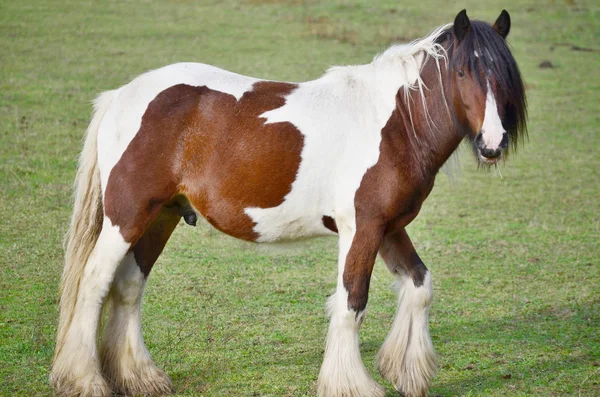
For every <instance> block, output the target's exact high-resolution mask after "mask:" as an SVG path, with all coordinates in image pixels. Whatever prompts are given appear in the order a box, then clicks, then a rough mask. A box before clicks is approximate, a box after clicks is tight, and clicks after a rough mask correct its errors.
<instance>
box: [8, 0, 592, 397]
mask: <svg viewBox="0 0 600 397" xmlns="http://www.w3.org/2000/svg"><path fill="white" fill-rule="evenodd" d="M462 8H466V9H467V11H468V13H469V16H470V17H471V18H473V19H481V20H485V21H487V22H493V20H494V19H495V18H496V17H497V16H498V14H499V12H500V11H501V10H502V9H503V8H505V9H507V10H508V11H509V12H510V14H511V17H512V22H513V25H512V30H511V33H510V35H509V37H508V39H509V42H510V43H511V44H512V49H513V53H514V55H515V58H516V59H517V62H518V63H519V66H520V68H521V72H522V74H523V77H524V80H525V82H526V86H527V87H526V88H527V95H528V100H529V136H530V138H529V140H528V142H526V143H525V145H524V146H523V147H522V148H521V149H520V150H519V151H518V153H517V154H516V155H512V156H511V157H510V158H509V159H508V160H507V161H506V163H505V164H502V165H501V166H499V168H498V169H491V170H490V171H486V170H483V169H478V168H477V165H476V161H475V159H474V157H473V156H472V154H471V153H470V152H469V148H468V147H466V146H465V147H464V148H463V151H462V153H461V155H460V164H461V166H460V171H459V172H456V175H455V177H453V178H447V177H446V176H445V175H442V174H440V175H439V177H438V179H437V183H436V187H435V188H434V190H433V192H432V194H431V196H430V197H429V199H428V200H427V201H426V202H425V205H424V207H423V209H422V211H421V214H420V215H419V217H417V219H416V220H415V221H414V222H413V223H412V224H411V225H410V226H409V228H408V232H409V234H410V235H411V237H412V239H413V241H414V242H415V244H416V248H417V251H418V252H419V254H420V256H421V258H422V259H423V261H424V262H425V264H426V265H427V266H428V267H429V269H430V270H431V272H432V277H433V280H434V281H433V282H434V289H435V299H434V304H433V308H432V311H431V318H430V325H431V334H432V339H433V342H434V345H435V348H436V351H437V353H438V357H439V361H440V369H439V373H438V375H437V377H436V378H435V380H434V383H433V386H432V389H431V391H430V396H565V395H573V396H597V395H600V262H599V259H600V249H599V248H598V241H599V240H600V171H599V169H600V160H599V159H598V153H599V152H598V147H599V146H600V115H599V113H598V108H599V105H600V94H599V92H600V73H599V72H598V65H600V45H598V40H597V37H598V35H599V34H600V22H599V21H598V18H599V17H600V7H599V6H598V5H597V4H595V2H593V1H589V0H588V1H559V0H553V1H551V0H544V1H525V2H517V1H514V0H511V1H504V2H500V1H490V2H485V4H484V2H480V1H473V0H466V1H463V2H461V3H460V4H459V3H457V4H455V5H452V6H451V7H449V6H448V5H447V3H446V2H441V1H432V0H424V1H419V2H414V4H412V5H404V4H402V2H399V1H390V0H382V1H376V2H372V1H368V0H357V1H348V0H334V1H328V2H320V1H314V0H245V1H188V0H178V1H172V2H150V1H145V2H141V1H139V2H133V1H132V2H117V1H109V2H95V1H82V2H68V1H62V0H61V1H55V2H45V1H38V0H29V1H23V2H15V1H6V0H1V1H0V21H1V23H0V31H1V35H0V45H1V47H0V51H1V54H2V55H1V58H0V59H1V61H0V62H1V63H0V65H1V69H0V76H1V79H0V84H1V86H2V93H1V95H0V137H1V140H0V158H1V162H0V219H1V221H0V379H3V382H0V395H6V396H9V395H10V396H46V395H50V394H51V389H50V387H49V385H48V381H47V378H48V371H49V368H50V363H51V359H52V352H53V347H54V338H55V330H56V324H57V317H58V312H57V287H58V283H59V279H60V274H61V271H62V264H63V263H62V239H63V236H64V233H65V231H66V227H67V224H68V219H69V216H70V211H71V202H70V196H71V189H70V188H71V183H72V180H73V178H74V174H75V169H76V162H77V155H78V152H79V150H80V144H81V137H82V135H83V132H84V130H85V128H86V127H87V123H88V121H89V118H90V114H91V106H90V103H91V100H92V99H93V98H94V97H95V96H96V94H98V93H99V92H101V91H104V90H107V89H112V88H116V87H118V86H120V85H123V84H125V83H127V82H129V81H130V80H131V79H132V78H133V77H135V76H136V75H138V74H140V73H142V72H144V71H147V70H150V69H153V68H156V67H159V66H163V65H166V64H169V63H174V62H178V61H197V62H205V63H210V64H213V65H216V66H219V67H222V68H225V69H228V70H232V71H235V72H238V73H242V74H246V75H250V76H256V77H261V78H268V79H275V80H284V81H305V80H310V79H313V78H316V77H318V76H319V75H321V74H322V73H323V71H324V70H325V69H327V68H328V67H329V66H332V65H345V64H358V63H367V62H370V61H371V59H372V57H373V56H374V55H375V54H377V53H378V52H380V51H382V50H383V49H385V48H386V47H387V46H388V45H389V44H390V43H392V42H398V41H400V42H404V41H409V40H412V39H414V38H417V37H420V36H423V35H425V34H426V33H427V32H428V31H430V30H431V29H433V28H434V27H437V26H439V25H442V24H445V23H449V22H451V21H452V18H454V16H455V15H456V13H457V12H458V11H460V9H462ZM391 280H392V277H391V276H390V275H389V273H388V271H387V269H386V268H385V266H384V265H383V264H382V263H381V262H380V261H378V263H377V264H376V267H375V270H374V273H373V279H372V282H371V292H370V296H369V297H370V299H369V305H368V312H367V316H366V320H365V324H364V325H363V327H362V329H361V351H362V355H363V360H364V362H365V364H366V366H367V368H368V369H369V370H370V371H371V372H372V373H373V374H374V375H375V378H376V380H378V381H379V382H380V383H382V384H383V385H385V386H386V388H387V391H388V395H389V396H390V397H391V396H394V395H397V394H396V393H395V392H394V391H393V388H392V387H391V385H389V384H388V383H385V382H384V381H383V380H382V379H381V378H380V377H379V376H378V375H377V374H376V373H375V369H374V368H375V367H374V358H375V354H376V353H377V351H378V349H379V347H380V346H381V343H382V342H383V339H384V337H385V335H386V333H387V331H388V330H389V327H390V325H391V321H392V317H393V314H394V311H395V304H396V299H395V297H394V293H393V291H392V289H391V288H390V282H391ZM335 281H336V240H335V239H318V240H310V241H307V242H304V243H302V244H301V245H294V246H291V247H285V248H282V247H266V248H265V247H258V246H256V245H253V244H249V243H243V242H239V241H237V240H234V239H232V238H230V237H227V236H224V235H223V234H220V233H218V232H216V231H214V230H212V229H211V228H210V227H209V226H208V225H207V224H206V223H199V225H198V226H197V227H196V228H191V227H189V226H187V225H186V224H185V223H184V222H183V221H182V222H181V225H180V226H179V227H178V228H177V229H176V231H175V233H174V235H173V237H172V238H171V240H170V242H169V244H168V245H167V248H166V249H165V252H164V253H163V255H162V256H161V258H160V259H159V261H158V263H157V264H156V266H155V267H154V270H153V273H152V276H151V277H150V283H149V285H148V287H147V289H146V294H145V298H144V301H145V304H144V309H143V326H144V337H145V341H146V344H147V346H148V348H149V350H150V352H151V353H152V354H153V358H154V360H155V362H156V363H157V365H159V366H160V367H161V368H162V369H164V370H165V371H166V372H167V373H168V374H169V375H170V376H171V379H172V380H173V383H174V387H175V388H176V390H177V393H178V394H177V395H181V396H310V395H315V382H316V378H317V376H318V372H319V366H320V364H321V360H322V357H323V346H324V339H325V335H326V332H327V318H326V316H325V310H324V307H325V301H326V298H327V296H329V295H330V294H331V293H332V292H333V291H334V289H335Z"/></svg>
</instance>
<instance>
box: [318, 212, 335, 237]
mask: <svg viewBox="0 0 600 397" xmlns="http://www.w3.org/2000/svg"><path fill="white" fill-rule="evenodd" d="M321 221H322V222H323V226H325V227H326V228H327V229H329V230H331V231H332V232H335V233H337V232H338V228H337V224H336V223H335V219H333V218H332V217H330V216H327V215H323V218H321Z"/></svg>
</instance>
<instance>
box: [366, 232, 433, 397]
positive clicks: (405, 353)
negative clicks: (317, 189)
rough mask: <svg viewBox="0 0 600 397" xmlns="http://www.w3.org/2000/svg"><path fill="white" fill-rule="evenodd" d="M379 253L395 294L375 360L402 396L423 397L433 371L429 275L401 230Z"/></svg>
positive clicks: (386, 239)
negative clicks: (390, 317) (393, 279)
mask: <svg viewBox="0 0 600 397" xmlns="http://www.w3.org/2000/svg"><path fill="white" fill-rule="evenodd" d="M380 254H381V257H382V258H383V260H384V261H385V263H386V265H387V266H388V268H389V269H390V271H391V272H392V273H393V274H394V275H395V276H396V283H397V286H398V287H399V292H398V309H397V312H396V317H395V319H394V323H393V325H392V329H391V330H390V332H389V334H388V336H387V338H386V339H385V342H384V343H383V346H382V347H381V350H380V351H379V354H378V357H377V358H378V360H377V361H378V366H379V371H380V372H381V374H382V375H383V377H384V378H386V379H387V380H389V381H390V382H392V384H393V385H394V387H395V388H396V390H398V391H399V392H402V393H404V395H405V396H406V397H425V396H427V391H428V390H429V386H430V385H431V382H432V380H433V377H434V376H435V374H436V371H437V360H436V356H435V351H434V350H433V344H432V343H431V337H430V336H429V308H430V306H431V301H432V299H433V284H432V281H431V275H430V274H429V271H428V270H427V268H426V267H425V265H424V264H423V262H422V261H421V259H420V258H419V255H417V253H416V251H415V249H414V247H413V245H412V243H411V241H410V238H409V237H408V234H406V231H405V230H404V229H402V230H400V231H398V232H396V233H390V234H389V235H387V236H385V238H384V241H383V244H382V246H381V249H380Z"/></svg>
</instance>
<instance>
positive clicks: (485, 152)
mask: <svg viewBox="0 0 600 397" xmlns="http://www.w3.org/2000/svg"><path fill="white" fill-rule="evenodd" d="M480 151H481V155H482V156H483V157H485V158H487V159H494V158H496V157H498V156H500V154H502V149H480Z"/></svg>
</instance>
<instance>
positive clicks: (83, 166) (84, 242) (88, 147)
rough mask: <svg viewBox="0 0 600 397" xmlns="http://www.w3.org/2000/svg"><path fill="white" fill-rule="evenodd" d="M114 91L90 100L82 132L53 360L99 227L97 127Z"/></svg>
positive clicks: (101, 214) (70, 315)
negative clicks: (90, 109) (91, 105)
mask: <svg viewBox="0 0 600 397" xmlns="http://www.w3.org/2000/svg"><path fill="white" fill-rule="evenodd" d="M114 95H115V91H107V92H104V93H102V94H100V95H99V96H98V97H97V98H96V100H95V101H94V116H93V118H92V121H91V122H90V125H89V127H88V129H87V132H86V134H85V142H84V144H83V150H82V151H81V155H80V157H79V168H78V169H77V175H76V177H75V183H74V185H73V190H74V192H73V199H74V203H73V215H72V217H71V224H70V227H69V231H68V232H67V235H66V237H65V267H64V270H63V274H62V279H61V282H60V288H59V295H60V319H59V323H58V331H57V333H56V348H55V351H54V360H56V358H57V357H58V354H59V353H60V350H61V349H62V347H63V345H64V343H65V338H66V335H67V331H68V330H69V327H70V326H71V320H72V319H73V315H74V313H75V305H76V303H77V295H78V293H79V284H80V282H81V279H82V277H83V272H84V269H85V265H86V263H87V261H88V258H89V257H90V254H91V253H92V250H93V249H94V246H95V245H96V241H97V240H98V236H99V235H100V232H101V231H102V220H103V217H104V211H103V209H102V187H101V185H100V171H99V169H98V147H97V143H98V129H99V128H100V122H101V121H102V118H103V117H104V115H105V114H106V111H107V110H108V107H109V106H110V104H111V102H112V100H113V98H114Z"/></svg>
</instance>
